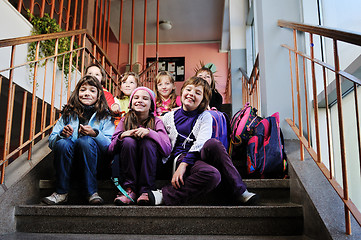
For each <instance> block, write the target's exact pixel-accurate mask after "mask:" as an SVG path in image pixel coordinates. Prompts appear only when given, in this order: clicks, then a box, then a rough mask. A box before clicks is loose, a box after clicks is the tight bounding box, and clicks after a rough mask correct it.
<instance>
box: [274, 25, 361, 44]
mask: <svg viewBox="0 0 361 240" xmlns="http://www.w3.org/2000/svg"><path fill="white" fill-rule="evenodd" d="M278 26H280V27H285V28H290V29H295V30H297V31H301V32H308V33H312V34H317V35H320V36H323V37H328V38H332V39H335V40H338V41H342V42H346V43H351V44H355V45H358V46H361V33H359V32H354V31H344V30H340V29H337V28H331V27H324V26H316V25H310V24H301V23H296V22H288V21H285V20H278Z"/></svg>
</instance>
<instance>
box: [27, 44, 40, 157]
mask: <svg viewBox="0 0 361 240" xmlns="http://www.w3.org/2000/svg"><path fill="white" fill-rule="evenodd" d="M39 48H40V41H38V42H37V44H36V53H35V63H34V64H35V66H34V77H33V92H32V100H31V117H30V135H29V140H30V141H32V140H33V138H34V135H35V126H36V111H37V106H36V77H37V75H38V65H39V62H38V60H39ZM33 144H34V142H32V143H31V144H30V146H29V152H28V160H30V157H31V150H32V146H33Z"/></svg>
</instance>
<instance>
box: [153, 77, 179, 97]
mask: <svg viewBox="0 0 361 240" xmlns="http://www.w3.org/2000/svg"><path fill="white" fill-rule="evenodd" d="M174 88H175V86H174V84H173V83H172V82H171V81H170V79H169V77H168V76H161V77H160V78H159V81H158V83H157V90H158V92H159V94H160V95H161V96H162V97H163V98H165V99H168V98H169V95H170V94H171V92H172V90H173V89H174Z"/></svg>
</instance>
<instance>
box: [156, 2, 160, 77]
mask: <svg viewBox="0 0 361 240" xmlns="http://www.w3.org/2000/svg"><path fill="white" fill-rule="evenodd" d="M156 36H157V37H156V45H155V60H156V62H157V65H156V71H157V72H158V61H159V0H157V35H156ZM157 72H156V73H157Z"/></svg>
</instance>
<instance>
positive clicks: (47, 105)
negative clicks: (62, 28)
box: [0, 29, 121, 184]
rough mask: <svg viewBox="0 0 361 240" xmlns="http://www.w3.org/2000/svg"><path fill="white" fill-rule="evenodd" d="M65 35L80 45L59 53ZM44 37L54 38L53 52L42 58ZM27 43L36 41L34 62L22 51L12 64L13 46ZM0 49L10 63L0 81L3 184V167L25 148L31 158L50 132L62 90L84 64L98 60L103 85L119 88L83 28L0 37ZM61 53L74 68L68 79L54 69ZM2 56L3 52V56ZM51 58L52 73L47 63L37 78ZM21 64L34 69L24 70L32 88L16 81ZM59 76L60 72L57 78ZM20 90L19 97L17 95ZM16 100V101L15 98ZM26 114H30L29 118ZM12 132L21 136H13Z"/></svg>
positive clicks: (69, 85) (117, 75)
mask: <svg viewBox="0 0 361 240" xmlns="http://www.w3.org/2000/svg"><path fill="white" fill-rule="evenodd" d="M65 37H67V38H70V39H71V43H74V41H75V40H76V39H79V42H80V43H81V45H80V46H79V47H77V48H73V47H72V46H71V47H70V50H69V51H67V52H62V53H59V52H58V43H59V40H60V39H62V38H65ZM45 40H55V52H54V54H52V55H51V56H48V57H45V58H42V59H41V58H40V57H39V51H40V42H41V41H45ZM30 43H35V44H36V54H35V59H34V60H33V61H28V60H27V59H26V53H23V58H24V59H25V60H23V62H19V59H17V61H16V63H15V61H14V59H15V55H16V54H15V52H16V49H17V48H19V47H20V46H24V45H27V44H30ZM0 49H1V50H3V49H4V51H7V50H9V65H8V66H7V67H5V68H3V69H0V74H1V75H0V81H2V82H4V81H8V82H7V83H8V86H9V88H8V99H7V111H6V116H5V120H4V122H5V126H0V127H5V129H4V130H3V132H5V134H4V141H3V142H4V144H3V146H1V147H2V148H3V150H2V152H1V153H2V157H1V158H0V172H1V176H0V177H1V178H0V184H3V183H4V180H5V167H6V166H7V165H8V164H11V163H12V162H13V161H16V159H17V157H18V156H20V155H21V154H22V153H23V152H24V151H26V150H27V151H28V160H30V159H31V155H32V147H33V145H34V144H35V143H36V142H37V141H38V140H40V139H42V138H43V137H45V135H46V134H48V133H49V132H50V130H51V128H52V127H53V125H54V124H55V122H56V118H58V117H59V116H60V115H59V112H60V108H61V106H62V104H63V103H64V102H63V101H62V100H63V92H66V96H67V97H69V96H70V92H71V89H72V83H73V82H74V83H76V82H77V80H78V79H79V78H80V77H78V75H77V74H79V73H80V75H83V74H84V70H85V67H86V65H89V64H90V63H91V62H97V63H99V64H100V65H101V66H102V67H103V68H104V70H105V71H106V72H107V75H108V77H107V80H108V81H107V85H106V86H107V88H108V90H109V91H111V92H113V93H114V91H116V90H117V89H118V80H119V78H120V75H121V74H120V72H119V71H118V69H117V68H116V67H115V65H114V64H113V63H112V62H111V61H110V59H109V57H108V56H107V55H106V53H105V51H104V50H103V49H102V48H101V47H100V46H99V44H98V43H97V41H96V40H95V39H94V38H93V37H92V36H90V35H89V34H88V32H87V31H86V30H83V29H82V30H73V31H67V32H59V33H51V34H44V35H37V36H28V37H19V38H12V39H4V40H0ZM20 54H21V53H20ZM62 56H70V58H69V59H70V61H69V63H65V57H63V66H64V65H65V64H69V69H75V72H74V73H73V75H72V73H71V71H70V70H69V71H70V74H68V78H66V77H65V74H64V72H62V73H61V74H58V77H57V72H59V71H58V70H57V59H59V58H60V57H62ZM72 56H77V57H76V58H75V60H74V62H72V60H73V57H72ZM4 57H5V55H3V59H4ZM51 61H53V62H54V64H53V65H52V66H51V65H49V66H51V67H52V74H48V75H47V68H48V64H45V66H44V67H43V68H44V69H45V70H44V76H43V79H39V78H40V77H39V75H38V72H39V69H40V68H41V67H42V63H44V62H45V63H49V62H51ZM24 67H32V68H33V71H26V72H27V73H29V72H31V73H29V74H30V75H29V78H30V79H31V81H32V83H31V84H32V89H30V90H29V89H28V90H26V89H24V88H23V87H22V86H21V85H19V83H17V82H18V81H17V80H19V78H20V77H22V78H26V76H24V75H23V74H19V75H21V76H19V75H16V73H18V72H20V73H21V71H22V70H24ZM48 70H49V69H48ZM59 75H61V77H60V78H59ZM5 76H7V77H5ZM74 76H75V77H74ZM72 78H74V80H72ZM57 82H58V87H57ZM41 84H42V86H41V87H43V91H42V93H41V92H39V91H38V90H37V89H38V87H39V86H40V85H41ZM50 85H51V86H50ZM59 85H60V87H59ZM0 86H1V85H0ZM59 88H60V89H59ZM65 88H67V90H65ZM45 89H46V91H45ZM0 90H1V89H0ZM15 90H16V91H15ZM46 92H49V93H51V94H49V95H51V97H50V99H48V100H46V99H47V97H46V96H45V95H46ZM19 93H20V94H21V96H19ZM64 96H65V94H64ZM28 98H29V99H30V98H31V100H29V101H28ZM15 99H17V100H18V101H15ZM21 99H22V100H21ZM17 102H21V104H20V107H18V106H17V105H18V104H17ZM56 102H59V105H56V106H55V103H56ZM18 108H19V111H18ZM27 108H31V111H30V114H29V113H27V111H26V109H27ZM49 109H50V111H49ZM14 112H20V115H21V116H20V117H18V115H15V114H14ZM29 115H31V116H30V117H29ZM37 123H38V124H37ZM13 125H20V126H19V128H16V127H13ZM14 135H17V136H20V137H16V138H15V137H12V136H14Z"/></svg>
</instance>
